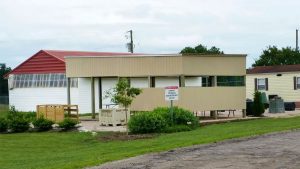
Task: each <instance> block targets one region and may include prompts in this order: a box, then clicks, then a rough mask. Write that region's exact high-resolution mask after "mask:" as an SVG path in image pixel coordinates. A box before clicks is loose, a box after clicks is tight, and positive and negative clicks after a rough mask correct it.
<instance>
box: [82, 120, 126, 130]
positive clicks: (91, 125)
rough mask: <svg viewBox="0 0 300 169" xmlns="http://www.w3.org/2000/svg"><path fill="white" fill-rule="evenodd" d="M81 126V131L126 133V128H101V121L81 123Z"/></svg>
mask: <svg viewBox="0 0 300 169" xmlns="http://www.w3.org/2000/svg"><path fill="white" fill-rule="evenodd" d="M79 125H80V126H81V127H79V128H78V130H79V131H114V132H126V126H100V123H99V121H81V122H80V124H79Z"/></svg>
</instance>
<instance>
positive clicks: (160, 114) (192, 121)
mask: <svg viewBox="0 0 300 169" xmlns="http://www.w3.org/2000/svg"><path fill="white" fill-rule="evenodd" d="M172 112H173V113H171V110H170V108H167V107H159V108H156V109H154V110H153V111H151V112H143V113H142V112H140V113H137V114H135V115H134V116H132V117H131V119H130V120H129V123H128V128H129V130H130V131H131V132H132V133H154V132H167V133H170V132H179V131H189V130H192V129H194V128H196V127H197V126H198V125H199V120H198V119H197V118H196V117H195V116H194V115H193V113H192V112H190V111H188V110H184V109H181V108H178V107H173V110H172Z"/></svg>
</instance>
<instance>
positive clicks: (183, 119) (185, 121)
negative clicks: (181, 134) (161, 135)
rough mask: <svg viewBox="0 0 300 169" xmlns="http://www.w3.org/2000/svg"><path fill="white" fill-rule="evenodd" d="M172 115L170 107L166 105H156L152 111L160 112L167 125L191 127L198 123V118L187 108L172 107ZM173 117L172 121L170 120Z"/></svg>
mask: <svg viewBox="0 0 300 169" xmlns="http://www.w3.org/2000/svg"><path fill="white" fill-rule="evenodd" d="M172 111H173V117H172V113H171V109H170V108H168V107H158V108H156V109H154V110H153V112H155V113H158V114H161V115H162V116H163V117H164V118H165V119H166V120H167V122H168V125H170V126H172V125H188V126H190V127H192V128H194V127H197V126H198V125H199V120H198V119H197V117H195V116H194V114H193V113H192V112H190V111H188V110H185V109H182V108H178V107H173V110H172ZM172 119H173V121H172Z"/></svg>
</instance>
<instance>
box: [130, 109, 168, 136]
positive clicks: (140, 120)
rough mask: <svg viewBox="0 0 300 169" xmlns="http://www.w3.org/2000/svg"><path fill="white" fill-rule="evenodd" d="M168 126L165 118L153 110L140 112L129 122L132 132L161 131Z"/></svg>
mask: <svg viewBox="0 0 300 169" xmlns="http://www.w3.org/2000/svg"><path fill="white" fill-rule="evenodd" d="M166 127H167V121H166V120H165V118H164V117H163V116H162V115H160V114H158V113H153V112H139V113H136V114H135V115H134V116H132V117H131V118H130V120H129V122H128V128H129V130H130V132H132V133H140V134H142V133H154V132H161V131H163V130H164V129H165V128H166Z"/></svg>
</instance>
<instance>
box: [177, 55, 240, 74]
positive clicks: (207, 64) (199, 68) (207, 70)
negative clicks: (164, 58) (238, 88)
mask: <svg viewBox="0 0 300 169" xmlns="http://www.w3.org/2000/svg"><path fill="white" fill-rule="evenodd" d="M241 56H244V57H241ZM245 65H246V57H245V55H220V56H214V55H201V56H200V57H199V56H183V72H184V74H185V75H232V76H234V75H245V74H246V69H245Z"/></svg>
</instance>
